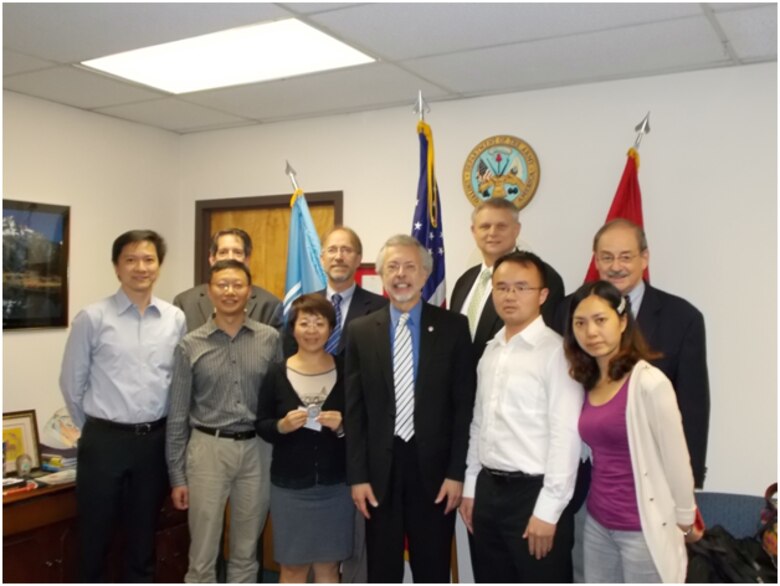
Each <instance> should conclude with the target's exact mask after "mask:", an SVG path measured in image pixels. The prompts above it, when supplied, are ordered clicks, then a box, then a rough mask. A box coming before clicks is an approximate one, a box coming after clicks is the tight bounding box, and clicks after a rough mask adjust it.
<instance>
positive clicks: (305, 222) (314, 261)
mask: <svg viewBox="0 0 780 586" xmlns="http://www.w3.org/2000/svg"><path fill="white" fill-rule="evenodd" d="M290 208H292V209H291V210H290V238H289V240H288V243H287V278H286V280H285V284H284V291H285V293H284V315H285V318H286V317H287V313H288V312H289V311H290V305H291V304H292V302H293V301H295V300H296V299H297V298H298V297H300V296H301V295H305V294H306V293H313V292H315V291H319V290H321V289H324V288H325V283H326V282H327V281H326V277H325V271H324V270H323V269H322V265H321V264H320V237H319V236H318V235H317V230H316V229H315V228H314V222H313V221H312V219H311V212H309V206H308V205H306V198H305V197H304V196H303V192H302V191H300V190H297V191H296V192H295V193H293V196H292V199H291V200H290Z"/></svg>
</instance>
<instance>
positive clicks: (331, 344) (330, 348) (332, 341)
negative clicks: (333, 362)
mask: <svg viewBox="0 0 780 586" xmlns="http://www.w3.org/2000/svg"><path fill="white" fill-rule="evenodd" d="M331 300H332V301H333V309H335V310H336V325H335V326H333V331H332V332H331V333H330V337H329V338H328V342H327V344H325V352H328V353H329V354H336V349H337V348H338V347H339V340H340V339H341V295H339V294H338V293H334V294H333V297H331Z"/></svg>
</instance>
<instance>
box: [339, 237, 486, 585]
mask: <svg viewBox="0 0 780 586" xmlns="http://www.w3.org/2000/svg"><path fill="white" fill-rule="evenodd" d="M432 265H433V260H432V258H431V256H430V254H429V253H428V251H427V250H426V249H425V248H424V247H423V246H421V245H420V244H419V242H417V240H415V239H414V238H413V237H411V236H406V235H398V236H394V237H392V238H390V239H389V240H388V241H387V242H386V243H385V245H384V246H383V247H382V250H381V251H380V253H379V257H378V259H377V270H378V272H379V274H380V275H381V276H382V281H383V283H384V287H385V290H386V291H387V292H388V295H389V296H390V306H389V307H388V308H385V309H382V310H380V311H377V312H375V313H373V314H371V315H368V316H365V317H361V318H358V319H356V320H354V321H353V322H352V323H351V324H350V326H349V331H348V336H347V349H346V409H345V419H344V426H345V431H346V434H347V482H348V483H349V484H350V485H351V486H352V500H353V501H355V505H356V506H357V508H358V510H360V512H361V513H362V514H363V516H364V517H365V518H366V519H367V522H366V544H367V548H368V581H369V582H401V581H402V580H403V568H404V536H406V537H407V538H408V546H409V563H410V565H411V568H412V574H413V577H414V580H415V581H417V582H439V583H441V582H449V581H450V551H451V549H450V547H451V543H452V536H453V533H454V529H455V509H456V508H457V507H458V505H459V504H460V500H461V496H462V493H463V478H464V474H465V467H466V450H467V447H468V436H469V424H470V422H471V415H472V409H473V403H474V392H475V385H476V380H475V379H476V374H475V364H474V358H473V351H472V349H471V344H470V339H469V333H468V323H467V321H466V319H465V318H464V317H463V316H460V315H458V314H455V313H452V312H449V311H447V310H444V309H441V308H439V307H435V306H433V305H430V304H427V303H425V302H423V301H422V299H421V290H422V287H423V284H424V283H425V280H426V279H427V278H428V275H429V274H430V271H431V268H432Z"/></svg>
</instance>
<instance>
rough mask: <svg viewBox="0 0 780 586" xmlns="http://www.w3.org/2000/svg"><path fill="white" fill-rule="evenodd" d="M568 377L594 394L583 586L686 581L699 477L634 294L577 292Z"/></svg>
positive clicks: (608, 288)
mask: <svg viewBox="0 0 780 586" xmlns="http://www.w3.org/2000/svg"><path fill="white" fill-rule="evenodd" d="M564 348H565V350H566V358H567V359H568V361H569V367H570V368H569V372H570V374H571V376H572V378H574V379H575V380H577V381H578V382H580V383H582V385H583V386H584V387H585V390H586V391H587V392H588V393H587V397H586V400H585V403H584V405H583V408H582V414H581V415H580V421H579V430H580V435H581V437H582V440H583V441H584V442H585V443H586V444H587V445H588V447H589V448H590V450H591V458H592V461H593V473H592V474H593V476H592V480H591V487H590V492H589V494H588V501H587V513H588V515H587V519H586V522H585V537H584V571H585V581H586V582H684V581H685V571H686V566H687V556H686V551H685V542H686V541H689V542H692V541H696V540H697V539H699V538H700V537H701V532H700V531H698V530H697V529H696V528H695V527H694V518H695V514H696V503H695V502H694V497H693V473H692V471H691V465H690V457H689V455H688V448H687V445H686V443H685V436H684V435H683V429H682V419H681V416H680V411H679V409H678V407H677V399H676V397H675V393H674V389H673V388H672V384H671V383H670V382H669V379H667V378H666V376H665V375H664V374H663V373H662V372H661V371H660V370H658V369H657V368H655V367H654V366H651V365H650V364H649V363H648V362H647V360H648V359H652V358H656V357H657V354H655V353H653V352H652V351H651V350H650V349H649V348H648V347H647V345H646V343H645V341H644V339H643V338H642V336H641V334H640V333H639V330H638V328H637V326H636V322H635V321H634V318H633V316H632V313H631V308H630V302H629V300H628V298H627V297H621V295H620V292H619V291H618V290H617V289H616V288H615V287H614V286H613V285H612V284H610V283H608V282H606V281H597V282H596V283H588V284H585V285H583V286H582V287H580V289H579V290H578V291H577V292H576V293H575V294H574V297H573V299H572V303H571V309H570V312H569V320H568V324H567V328H566V335H565V337H564Z"/></svg>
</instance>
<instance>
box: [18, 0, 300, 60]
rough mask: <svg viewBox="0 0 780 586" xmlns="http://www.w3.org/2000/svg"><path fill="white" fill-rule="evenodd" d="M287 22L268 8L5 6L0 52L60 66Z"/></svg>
mask: <svg viewBox="0 0 780 586" xmlns="http://www.w3.org/2000/svg"><path fill="white" fill-rule="evenodd" d="M284 16H289V13H288V12H287V11H286V10H283V9H282V8H279V7H278V6H276V5H275V4H271V3H260V2H252V3H240V4H239V3H224V4H223V3H138V4H134V3H105V2H104V3H94V4H92V3H68V2H63V3H18V4H17V3H4V4H3V46H4V47H7V48H10V49H14V50H16V51H19V52H21V53H25V54H27V55H34V56H36V57H41V58H44V59H50V60H52V61H57V62H59V63H76V62H80V61H84V60H85V59H90V58H94V57H103V56H105V55H110V54H112V53H117V52H121V51H127V50H129V49H136V48H138V47H145V46H149V45H156V44H159V43H164V42H167V41H174V40H178V39H183V38H186V37H190V36H196V35H202V34H206V33H210V32H214V31H218V30H223V29H227V28H233V27H237V26H243V25H246V24H252V23H255V22H260V21H264V20H272V19H275V18H281V17H284Z"/></svg>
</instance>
